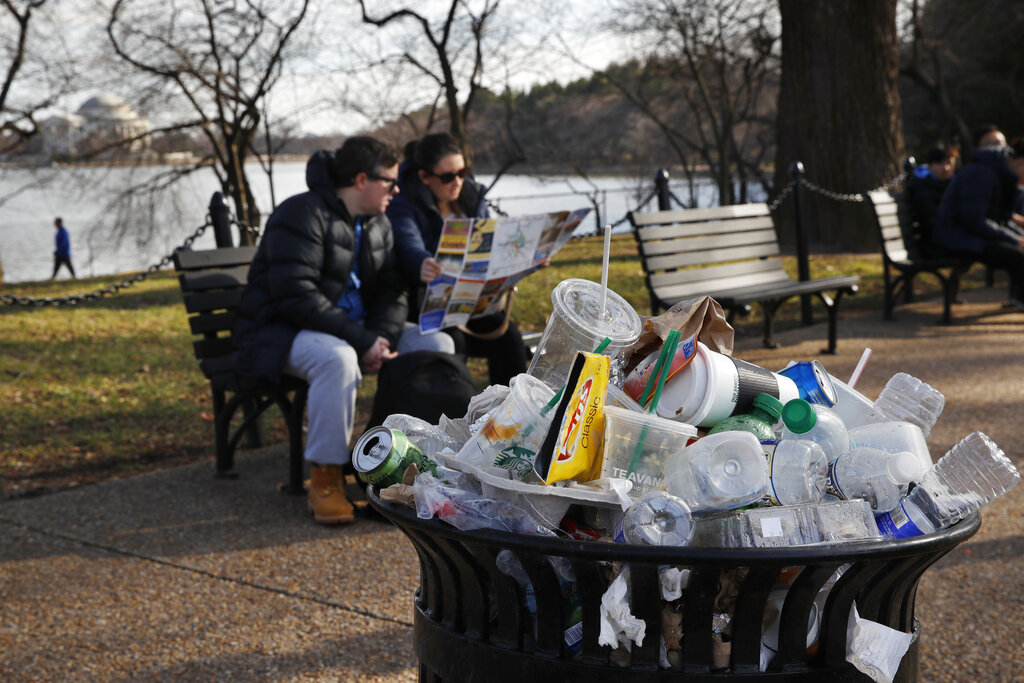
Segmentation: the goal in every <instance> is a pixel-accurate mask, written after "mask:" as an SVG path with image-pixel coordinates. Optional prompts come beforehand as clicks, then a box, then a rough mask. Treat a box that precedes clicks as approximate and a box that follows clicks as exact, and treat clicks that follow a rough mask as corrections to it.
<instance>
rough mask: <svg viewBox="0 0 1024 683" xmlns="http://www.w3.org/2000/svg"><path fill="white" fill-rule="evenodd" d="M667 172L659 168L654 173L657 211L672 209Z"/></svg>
mask: <svg viewBox="0 0 1024 683" xmlns="http://www.w3.org/2000/svg"><path fill="white" fill-rule="evenodd" d="M668 178H669V176H668V170H666V169H664V168H659V169H658V170H657V171H655V172H654V187H655V188H656V189H657V191H658V211H668V210H669V209H671V208H672V193H671V191H669V189H668Z"/></svg>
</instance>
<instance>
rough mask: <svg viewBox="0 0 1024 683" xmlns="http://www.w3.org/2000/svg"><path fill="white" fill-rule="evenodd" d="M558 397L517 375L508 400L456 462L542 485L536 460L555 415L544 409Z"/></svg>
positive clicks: (495, 411) (530, 378)
mask: <svg viewBox="0 0 1024 683" xmlns="http://www.w3.org/2000/svg"><path fill="white" fill-rule="evenodd" d="M554 395H555V392H554V391H552V390H551V389H550V388H549V387H548V386H547V385H546V384H544V383H543V382H541V381H540V380H538V379H537V378H535V377H531V376H530V375H526V374H522V375H516V376H515V377H513V378H512V383H511V386H510V391H509V393H508V396H507V397H506V398H505V400H504V401H503V402H502V403H501V405H499V406H498V407H497V408H495V409H494V412H492V413H491V415H490V417H488V418H487V421H486V422H485V423H484V425H483V427H481V428H480V431H478V432H477V433H476V434H474V435H473V436H472V437H471V438H470V439H469V441H467V442H466V445H464V446H463V447H462V449H461V450H460V451H459V453H458V455H456V456H455V459H456V460H459V461H461V462H466V463H469V464H470V465H473V466H475V467H480V468H488V467H501V468H503V469H507V470H510V471H511V472H512V473H513V475H514V476H516V477H517V478H518V479H521V480H523V481H539V479H538V477H537V475H536V474H535V473H534V471H533V460H534V457H535V456H536V454H537V451H538V450H540V446H541V444H542V443H543V442H544V437H545V436H546V435H547V431H548V427H550V426H551V419H552V417H553V414H554V412H555V411H554V410H549V411H548V412H547V413H546V414H545V413H544V408H545V406H546V405H547V404H548V402H550V400H551V399H552V398H553V397H554Z"/></svg>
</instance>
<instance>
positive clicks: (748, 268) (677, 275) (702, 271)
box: [648, 259, 789, 288]
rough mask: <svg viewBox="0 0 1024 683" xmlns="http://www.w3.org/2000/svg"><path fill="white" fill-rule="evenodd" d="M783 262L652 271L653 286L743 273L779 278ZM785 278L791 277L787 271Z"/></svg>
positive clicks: (776, 260)
mask: <svg viewBox="0 0 1024 683" xmlns="http://www.w3.org/2000/svg"><path fill="white" fill-rule="evenodd" d="M781 268H782V262H781V261H779V260H778V259H765V260H763V261H762V260H757V261H743V262H741V263H726V264H721V265H717V266H708V267H705V268H687V269H685V270H669V271H664V272H660V273H650V275H649V276H648V277H649V278H650V283H651V286H653V287H655V288H658V287H661V286H664V285H670V284H680V283H684V282H694V281H700V280H704V279H706V278H708V277H714V278H730V277H739V276H743V275H750V276H752V277H755V278H757V279H758V280H760V281H763V282H768V281H769V280H773V279H779V272H780V270H781ZM782 276H783V278H785V279H789V278H788V276H787V275H785V272H783V273H782Z"/></svg>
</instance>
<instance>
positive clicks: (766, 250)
mask: <svg viewBox="0 0 1024 683" xmlns="http://www.w3.org/2000/svg"><path fill="white" fill-rule="evenodd" d="M778 255H779V245H778V243H777V242H775V241H774V240H773V241H772V242H770V243H767V244H764V243H762V244H751V245H745V244H741V245H735V246H732V247H729V246H727V245H722V246H721V247H720V248H718V249H713V250H707V249H700V250H693V251H682V252H680V251H678V250H677V251H675V252H673V253H671V254H668V255H665V256H654V257H648V258H647V269H648V270H650V271H659V270H672V269H675V268H685V267H687V266H705V265H707V264H712V263H723V262H727V261H745V260H749V259H762V258H767V257H772V256H778Z"/></svg>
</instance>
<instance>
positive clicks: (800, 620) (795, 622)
mask: <svg viewBox="0 0 1024 683" xmlns="http://www.w3.org/2000/svg"><path fill="white" fill-rule="evenodd" d="M370 504H371V505H372V506H373V507H374V508H375V509H376V510H377V511H378V512H380V513H381V514H382V515H383V516H384V517H386V518H387V519H389V520H390V521H391V522H393V523H394V524H395V525H396V526H397V527H398V528H399V529H401V530H402V532H403V533H404V534H405V535H406V536H407V537H408V538H409V540H410V541H411V542H412V544H413V547H414V548H415V549H416V552H417V554H418V556H419V560H420V586H419V589H418V591H417V592H416V599H415V618H414V630H413V643H414V649H415V652H416V656H417V657H418V658H419V662H420V680H421V681H488V682H493V683H499V682H500V681H516V682H520V681H530V680H534V681H591V682H597V681H615V682H616V683H623V682H626V681H655V680H658V681H670V680H678V681H694V682H697V681H701V682H703V681H721V680H735V681H745V680H749V681H815V682H817V681H824V680H829V681H866V680H870V679H869V678H867V677H866V676H865V675H864V674H862V673H861V672H860V671H859V670H857V669H856V668H855V667H854V666H853V665H852V664H851V663H850V662H849V661H847V658H846V657H847V634H848V630H849V621H850V613H851V610H852V609H853V606H854V603H856V609H857V612H858V614H859V615H860V617H862V618H864V619H868V620H870V621H872V622H877V623H879V624H883V625H886V626H888V627H890V628H893V629H896V630H898V631H901V632H903V633H906V634H911V635H912V637H913V638H914V642H913V643H912V644H911V646H910V648H909V650H908V652H907V654H906V655H905V656H904V657H903V659H902V662H901V664H900V668H899V673H898V675H897V677H896V679H895V680H897V681H903V682H905V683H906V682H909V681H916V680H917V669H918V664H917V658H918V649H919V639H920V638H921V637H927V634H926V633H921V630H920V627H919V625H918V623H917V620H916V619H915V617H914V601H915V597H916V593H917V586H918V581H919V580H920V578H921V575H922V574H923V573H924V572H925V570H927V569H928V567H929V566H931V565H932V564H933V563H934V562H935V561H937V560H938V559H939V558H941V557H942V556H943V555H945V554H946V553H947V552H949V551H950V550H951V549H952V548H954V547H955V546H956V545H957V544H959V543H962V542H963V541H965V540H966V539H968V538H970V537H971V536H972V535H973V534H974V533H975V532H976V531H977V530H978V528H979V526H980V518H979V516H978V514H977V513H974V514H972V515H970V516H969V517H967V518H966V519H964V520H962V521H961V522H959V523H957V524H955V525H954V526H952V527H950V528H947V529H943V530H942V531H939V532H937V533H934V534H929V535H927V536H916V537H914V538H907V539H899V540H879V541H866V542H854V543H844V544H837V545H818V546H805V547H791V548H725V549H723V548H694V547H657V546H643V545H630V544H619V543H595V542H589V541H577V540H572V539H562V538H549V537H538V536H531V535H525V534H511V533H506V532H500V531H494V530H486V529H480V530H474V531H460V530H459V529H457V528H454V527H452V526H450V525H448V524H446V523H445V522H442V521H440V520H438V519H429V520H425V519H419V518H418V517H417V516H416V513H415V511H413V510H412V509H410V508H407V507H404V506H400V505H393V504H389V503H383V502H381V501H380V499H379V498H378V497H377V496H376V495H374V494H373V493H372V491H371V492H370ZM503 553H512V554H513V555H514V556H515V558H516V559H517V560H518V563H519V565H521V567H522V569H523V570H524V571H525V574H526V577H528V580H529V584H528V585H529V593H532V595H529V594H528V592H527V589H524V587H523V585H521V584H520V582H519V581H517V579H516V578H514V576H512V575H509V574H506V573H504V572H503V571H501V569H500V568H499V562H500V559H501V558H502V556H503ZM561 562H565V563H568V565H569V566H571V568H572V572H573V575H574V584H573V585H572V586H571V588H570V589H569V590H567V589H566V586H565V582H564V580H562V579H561V578H560V576H559V571H558V564H559V563H561ZM615 564H617V565H621V566H628V568H629V574H628V586H627V587H628V590H629V593H630V606H631V610H632V615H633V616H634V617H635V618H636V619H637V620H639V621H641V622H643V629H644V632H645V633H644V636H643V639H642V644H640V645H634V646H633V647H632V651H631V652H630V653H628V655H625V656H624V657H615V656H614V655H613V653H616V652H621V650H618V649H617V650H613V649H612V648H611V647H608V646H603V645H600V644H599V642H598V640H599V635H600V631H601V608H602V598H603V597H604V596H605V595H606V593H607V591H608V588H609V585H610V583H611V579H610V577H609V574H608V569H609V567H611V566H612V565H615ZM668 568H673V569H676V570H680V571H686V572H687V573H688V578H687V580H686V582H685V587H684V588H681V594H680V596H679V598H677V599H675V600H671V601H669V600H665V599H664V596H663V593H662V585H663V574H665V573H666V570H667V569H668ZM841 569H845V570H844V571H842V572H841V576H839V578H838V579H837V580H836V581H835V583H834V585H832V586H831V589H830V590H829V591H828V593H827V598H826V599H825V600H824V601H821V600H820V596H821V594H822V589H823V588H824V587H825V586H826V584H827V583H828V582H829V581H830V579H832V578H833V577H834V576H835V575H836V574H837V573H839V572H840V570H841ZM724 575H727V576H729V577H730V579H729V581H730V582H731V583H730V587H729V588H728V589H723V584H722V579H723V576H724ZM780 576H782V577H785V578H786V580H787V581H788V582H789V588H788V590H787V591H786V592H785V596H784V598H783V599H782V601H781V603H779V602H776V599H777V595H776V593H775V587H776V586H777V584H778V581H779V579H780ZM723 590H725V591H727V592H728V595H726V594H724V593H723ZM725 602H728V603H729V604H728V605H727V604H724V603H725ZM819 603H820V604H819ZM774 610H777V611H778V628H777V635H776V636H775V637H776V641H775V647H776V648H777V652H776V654H775V655H774V657H773V658H772V661H771V663H770V664H769V665H768V666H767V667H766V670H765V671H761V661H762V653H763V650H764V648H765V643H764V639H765V636H764V627H763V624H764V622H765V620H766V615H768V614H770V613H772V612H773V611H774ZM723 614H727V615H728V619H729V626H730V629H729V631H730V635H729V637H728V641H725V642H723V641H722V640H721V639H719V638H717V637H716V629H717V628H718V625H717V624H716V620H720V619H722V617H721V615H723ZM577 616H578V621H577V620H576V617H577ZM567 631H573V632H572V633H569V634H567ZM666 638H668V639H670V640H675V641H678V642H680V644H681V648H680V649H679V650H678V651H679V652H680V655H679V657H678V659H676V660H675V661H673V662H670V665H669V666H668V667H667V668H663V665H664V664H665V661H664V659H663V657H664V652H663V648H664V645H663V643H664V642H665V640H666ZM808 641H811V642H808Z"/></svg>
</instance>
